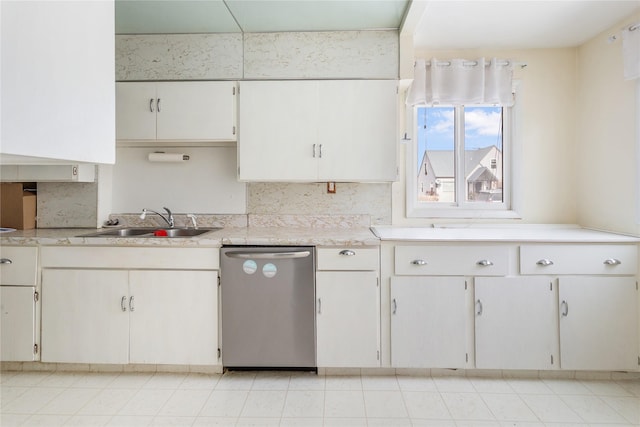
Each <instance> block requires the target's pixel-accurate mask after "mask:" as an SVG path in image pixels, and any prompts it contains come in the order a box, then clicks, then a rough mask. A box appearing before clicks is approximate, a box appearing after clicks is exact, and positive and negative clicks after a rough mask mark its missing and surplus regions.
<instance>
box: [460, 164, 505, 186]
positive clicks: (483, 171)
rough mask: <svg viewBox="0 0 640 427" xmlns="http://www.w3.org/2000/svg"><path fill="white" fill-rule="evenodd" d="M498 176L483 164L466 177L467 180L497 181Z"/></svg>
mask: <svg viewBox="0 0 640 427" xmlns="http://www.w3.org/2000/svg"><path fill="white" fill-rule="evenodd" d="M497 180H498V178H496V176H495V175H494V174H493V173H492V172H491V171H490V170H489V169H488V168H487V167H485V166H482V167H480V168H478V169H476V170H475V172H473V173H472V174H471V176H469V177H467V181H469V182H474V181H497Z"/></svg>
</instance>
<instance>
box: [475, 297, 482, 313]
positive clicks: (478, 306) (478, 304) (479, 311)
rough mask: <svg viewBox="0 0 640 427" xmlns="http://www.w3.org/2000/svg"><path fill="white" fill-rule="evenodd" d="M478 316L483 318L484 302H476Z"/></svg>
mask: <svg viewBox="0 0 640 427" xmlns="http://www.w3.org/2000/svg"><path fill="white" fill-rule="evenodd" d="M476 314H477V315H478V316H482V301H480V300H477V301H476Z"/></svg>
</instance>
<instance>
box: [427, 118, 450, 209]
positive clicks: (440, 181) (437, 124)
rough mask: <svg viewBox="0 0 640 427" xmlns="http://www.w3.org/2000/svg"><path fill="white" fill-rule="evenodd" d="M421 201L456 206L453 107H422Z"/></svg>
mask: <svg viewBox="0 0 640 427" xmlns="http://www.w3.org/2000/svg"><path fill="white" fill-rule="evenodd" d="M417 114H418V117H417V119H418V132H417V134H418V187H417V188H418V201H420V202H441V203H443V202H444V203H453V202H455V200H456V198H455V188H456V186H455V150H454V148H455V124H454V108H453V107H419V108H418V110H417Z"/></svg>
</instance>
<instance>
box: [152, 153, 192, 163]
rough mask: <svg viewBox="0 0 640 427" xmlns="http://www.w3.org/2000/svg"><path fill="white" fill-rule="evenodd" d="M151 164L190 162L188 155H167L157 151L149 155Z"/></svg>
mask: <svg viewBox="0 0 640 427" xmlns="http://www.w3.org/2000/svg"><path fill="white" fill-rule="evenodd" d="M147 158H148V160H149V161H150V162H186V161H187V160H189V155H188V154H182V153H165V152H164V151H155V152H153V153H149V156H148V157H147Z"/></svg>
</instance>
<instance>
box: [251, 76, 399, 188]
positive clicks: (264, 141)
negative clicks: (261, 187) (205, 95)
mask: <svg viewBox="0 0 640 427" xmlns="http://www.w3.org/2000/svg"><path fill="white" fill-rule="evenodd" d="M239 102H240V126H241V134H240V138H239V147H238V159H239V166H240V170H239V178H240V180H242V181H298V182H317V181H342V182H388V181H394V180H395V179H396V176H397V160H396V157H397V149H396V139H397V136H396V133H397V132H396V129H397V111H396V110H397V105H396V103H397V82H396V81H394V80H332V81H329V80H327V81H313V80H309V81H245V82H241V87H240V101H239Z"/></svg>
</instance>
